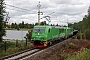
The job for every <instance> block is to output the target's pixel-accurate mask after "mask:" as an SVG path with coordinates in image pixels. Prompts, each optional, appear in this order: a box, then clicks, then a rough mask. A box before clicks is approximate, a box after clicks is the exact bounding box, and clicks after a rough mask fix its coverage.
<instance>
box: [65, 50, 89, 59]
mask: <svg viewBox="0 0 90 60" xmlns="http://www.w3.org/2000/svg"><path fill="white" fill-rule="evenodd" d="M66 60H90V49H86V50H85V51H83V52H81V53H80V54H77V55H72V56H69V57H68V58H67V59H66Z"/></svg>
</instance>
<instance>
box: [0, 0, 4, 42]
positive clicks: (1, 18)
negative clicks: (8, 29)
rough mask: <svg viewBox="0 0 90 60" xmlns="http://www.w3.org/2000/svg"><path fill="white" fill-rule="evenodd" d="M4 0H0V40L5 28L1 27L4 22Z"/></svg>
mask: <svg viewBox="0 0 90 60" xmlns="http://www.w3.org/2000/svg"><path fill="white" fill-rule="evenodd" d="M4 4H5V3H4V0H0V42H1V41H2V36H4V35H5V30H4V29H3V23H4V14H3V13H5V9H4V8H5V7H4Z"/></svg>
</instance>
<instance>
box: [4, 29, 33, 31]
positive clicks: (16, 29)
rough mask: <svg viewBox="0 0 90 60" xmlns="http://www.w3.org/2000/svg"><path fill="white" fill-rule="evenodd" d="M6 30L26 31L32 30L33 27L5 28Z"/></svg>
mask: <svg viewBox="0 0 90 60" xmlns="http://www.w3.org/2000/svg"><path fill="white" fill-rule="evenodd" d="M4 29H5V30H24V31H30V30H32V29H27V28H19V29H15V28H4Z"/></svg>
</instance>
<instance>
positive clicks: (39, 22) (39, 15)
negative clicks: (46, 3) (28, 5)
mask: <svg viewBox="0 0 90 60" xmlns="http://www.w3.org/2000/svg"><path fill="white" fill-rule="evenodd" d="M37 7H38V25H40V13H41V12H40V7H41V5H40V1H39V4H38V5H37Z"/></svg>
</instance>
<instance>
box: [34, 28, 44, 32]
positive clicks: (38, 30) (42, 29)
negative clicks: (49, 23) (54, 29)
mask: <svg viewBox="0 0 90 60" xmlns="http://www.w3.org/2000/svg"><path fill="white" fill-rule="evenodd" d="M44 31H45V28H34V30H33V32H44Z"/></svg>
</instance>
